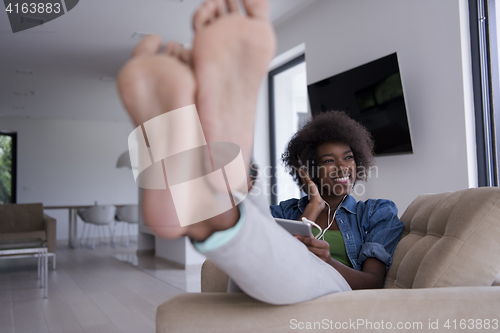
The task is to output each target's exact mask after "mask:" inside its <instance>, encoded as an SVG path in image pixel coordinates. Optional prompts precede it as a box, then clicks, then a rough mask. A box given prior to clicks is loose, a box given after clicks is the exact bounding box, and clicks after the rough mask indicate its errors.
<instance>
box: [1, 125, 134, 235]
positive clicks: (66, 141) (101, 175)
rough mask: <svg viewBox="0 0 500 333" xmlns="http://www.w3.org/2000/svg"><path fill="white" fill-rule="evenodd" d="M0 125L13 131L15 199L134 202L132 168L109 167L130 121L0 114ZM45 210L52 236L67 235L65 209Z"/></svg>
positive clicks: (56, 202) (50, 203) (59, 202)
mask: <svg viewBox="0 0 500 333" xmlns="http://www.w3.org/2000/svg"><path fill="white" fill-rule="evenodd" d="M0 130H8V131H15V132H17V139H18V144H17V154H18V158H17V163H18V164H17V172H18V173H17V202H18V203H34V202H41V203H43V205H44V206H63V205H93V204H94V201H98V202H99V204H136V203H137V202H138V190H137V186H136V185H135V182H134V178H133V175H132V171H131V170H130V169H117V168H116V167H115V165H116V160H117V159H118V156H120V154H121V153H122V152H124V151H125V150H127V149H128V147H127V137H128V134H129V133H130V132H131V131H132V125H131V124H129V123H113V122H89V121H68V120H42V119H23V118H0ZM45 213H46V214H48V215H50V216H52V217H54V218H56V219H57V238H58V239H67V238H68V211H67V210H46V211H45ZM81 227H82V222H81V221H79V228H80V229H81ZM79 234H81V233H79Z"/></svg>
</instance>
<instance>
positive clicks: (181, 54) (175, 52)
mask: <svg viewBox="0 0 500 333" xmlns="http://www.w3.org/2000/svg"><path fill="white" fill-rule="evenodd" d="M164 52H165V54H167V55H169V56H171V57H175V58H177V59H179V60H180V61H182V62H183V63H185V64H187V65H189V66H191V63H192V59H191V50H188V49H186V48H185V47H184V46H182V45H181V44H179V43H177V42H169V43H168V44H167V45H165V50H164Z"/></svg>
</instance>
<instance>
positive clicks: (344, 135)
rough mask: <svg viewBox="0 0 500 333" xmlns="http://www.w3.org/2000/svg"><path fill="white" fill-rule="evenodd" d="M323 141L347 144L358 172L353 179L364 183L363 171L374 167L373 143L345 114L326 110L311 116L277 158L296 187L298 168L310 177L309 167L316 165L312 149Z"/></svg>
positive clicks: (365, 173)
mask: <svg viewBox="0 0 500 333" xmlns="http://www.w3.org/2000/svg"><path fill="white" fill-rule="evenodd" d="M327 142H343V143H345V144H346V145H348V146H349V147H350V148H351V150H352V152H353V155H354V160H355V161H356V166H357V171H358V173H359V174H358V176H357V179H359V180H364V181H366V180H367V178H368V177H367V172H366V171H368V170H369V169H370V168H371V167H373V166H374V165H375V160H374V158H373V147H374V143H373V140H372V137H371V134H370V132H368V130H367V129H366V128H365V127H364V126H363V125H361V124H360V123H358V122H357V121H355V120H354V119H352V118H350V117H349V116H348V115H347V114H346V113H345V112H343V111H329V112H323V113H321V114H319V115H317V116H315V117H314V118H313V119H311V120H310V121H309V122H308V123H307V124H305V125H304V127H302V128H301V129H300V130H299V131H298V132H297V133H295V135H294V136H293V137H292V139H290V142H289V143H288V146H287V148H286V150H285V152H284V153H283V155H281V160H282V161H283V163H284V165H285V168H286V170H287V171H288V173H289V174H290V175H291V176H292V177H293V179H294V181H295V183H297V185H298V186H299V187H302V185H303V184H302V181H301V178H300V176H299V172H298V170H299V168H300V167H301V166H305V167H306V168H307V173H308V174H309V175H313V176H314V175H315V173H314V172H313V173H311V171H312V168H313V167H314V166H315V165H318V163H319V161H318V156H317V153H316V148H317V147H318V146H320V145H321V144H323V143H327ZM311 180H312V181H314V182H316V181H317V178H316V177H314V178H313V177H311Z"/></svg>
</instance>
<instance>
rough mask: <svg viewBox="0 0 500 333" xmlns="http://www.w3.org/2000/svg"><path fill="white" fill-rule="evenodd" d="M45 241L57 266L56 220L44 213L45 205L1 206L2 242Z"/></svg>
mask: <svg viewBox="0 0 500 333" xmlns="http://www.w3.org/2000/svg"><path fill="white" fill-rule="evenodd" d="M30 240H43V241H45V243H46V244H47V252H48V253H49V257H51V258H52V268H53V269H55V265H56V220H55V219H54V218H52V217H50V216H48V215H45V214H44V213H43V205H42V204H40V203H35V204H5V205H0V242H24V241H30Z"/></svg>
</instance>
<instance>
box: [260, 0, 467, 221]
mask: <svg viewBox="0 0 500 333" xmlns="http://www.w3.org/2000/svg"><path fill="white" fill-rule="evenodd" d="M276 32H277V37H278V51H277V54H281V53H283V52H285V51H287V50H289V49H291V48H293V47H295V46H297V45H299V44H301V43H305V45H306V46H305V49H306V52H305V54H306V64H307V76H308V77H307V81H308V84H310V83H314V82H317V81H319V80H322V79H324V78H326V77H329V76H332V75H335V74H338V73H340V72H343V71H345V70H348V69H351V68H353V67H356V66H359V65H362V64H364V63H367V62H370V61H372V60H375V59H378V58H380V57H383V56H386V55H388V54H390V53H393V52H397V53H398V58H399V62H400V70H401V74H402V80H403V86H404V90H405V98H406V103H407V109H408V113H409V120H410V127H411V133H412V141H413V149H414V153H413V154H411V155H398V156H386V157H379V158H377V165H378V175H379V177H378V178H372V179H370V180H369V182H368V183H364V184H365V185H366V193H365V194H364V195H362V196H358V198H359V199H366V198H370V197H371V198H389V199H391V200H393V201H395V202H396V204H397V205H398V207H399V209H400V212H403V211H404V209H406V207H407V206H408V205H409V204H410V203H411V201H412V200H413V199H414V198H415V197H416V196H417V195H418V194H420V193H435V192H444V191H455V190H459V189H464V188H468V187H470V186H474V185H475V184H477V181H476V170H475V150H474V149H475V148H474V147H475V145H474V140H475V139H474V132H473V128H472V127H471V126H469V125H470V124H466V119H471V117H472V114H473V109H472V103H471V98H472V95H471V88H470V87H471V82H470V72H469V71H470V66H469V63H470V58H469V55H468V52H469V50H470V49H469V48H468V43H469V41H468V13H467V4H466V1H464V0H459V1H456V0H440V1H435V0H419V1H410V0H405V1H402V0H376V1H373V0H357V1H350V0H320V1H316V2H315V3H313V4H311V5H310V6H309V7H307V8H306V9H305V10H304V11H302V12H300V13H298V14H297V15H296V16H294V17H291V18H289V19H287V20H286V21H283V22H281V23H280V24H279V25H278V27H277V28H276ZM266 109H267V107H266ZM260 112H264V111H260ZM265 112H267V110H266V111H265ZM257 126H258V127H261V128H263V126H264V124H260V123H259V124H258V125H257ZM262 146H263V145H262V144H260V145H259V146H258V147H257V146H256V148H262ZM260 154H261V155H265V153H263V152H261V153H260ZM267 154H268V152H267Z"/></svg>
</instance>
